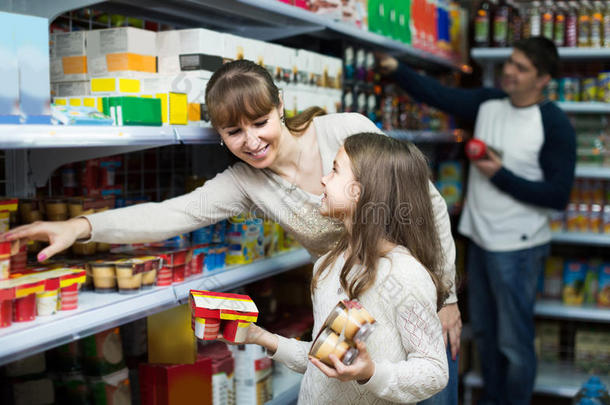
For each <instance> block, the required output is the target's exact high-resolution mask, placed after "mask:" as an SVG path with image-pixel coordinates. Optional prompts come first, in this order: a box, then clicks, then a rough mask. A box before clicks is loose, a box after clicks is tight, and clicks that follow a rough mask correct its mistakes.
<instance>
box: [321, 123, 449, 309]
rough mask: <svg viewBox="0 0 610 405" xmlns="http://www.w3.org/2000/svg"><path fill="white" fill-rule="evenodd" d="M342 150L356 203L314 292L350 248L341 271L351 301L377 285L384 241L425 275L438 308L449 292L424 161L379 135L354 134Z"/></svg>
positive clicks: (406, 147) (410, 147) (405, 145)
mask: <svg viewBox="0 0 610 405" xmlns="http://www.w3.org/2000/svg"><path fill="white" fill-rule="evenodd" d="M343 147H344V148H345V152H346V153H347V155H348V157H349V159H350V162H351V167H352V171H353V173H354V177H355V180H356V181H357V182H358V183H359V184H360V187H361V191H360V198H359V200H358V203H357V204H356V208H355V209H354V213H353V216H352V226H351V231H349V232H347V231H346V233H345V234H344V235H343V237H341V238H340V240H339V242H338V243H337V245H335V247H334V248H333V249H331V251H330V252H329V253H328V255H327V256H326V257H325V258H324V260H323V261H322V263H321V265H320V267H319V268H318V269H317V271H316V273H315V274H314V276H313V279H312V283H311V289H312V292H313V290H314V289H315V288H316V285H317V282H318V280H319V279H320V277H321V276H322V275H323V273H324V271H325V270H326V269H327V268H329V267H330V266H331V265H332V264H333V263H334V262H335V261H336V260H337V258H338V257H339V255H341V254H342V253H343V252H345V251H346V250H348V248H349V255H347V257H346V259H345V264H344V265H343V268H342V269H341V275H340V280H341V286H342V287H343V289H344V290H345V291H346V292H347V294H348V296H349V298H350V299H353V298H358V297H359V296H360V295H361V294H363V293H364V292H365V291H367V290H368V289H369V288H371V287H372V285H373V283H374V282H375V278H376V276H377V263H378V261H379V258H380V257H383V256H384V254H385V252H382V251H381V250H380V246H379V245H380V244H379V242H380V241H381V240H387V241H388V242H391V243H393V244H396V245H402V246H405V247H406V248H407V249H408V250H409V252H410V253H411V255H413V257H414V258H415V259H417V260H418V261H419V262H420V263H421V264H422V265H423V266H424V267H425V268H426V269H427V270H428V273H429V274H430V277H432V280H433V281H434V284H435V286H436V291H437V294H436V296H437V307H438V309H440V308H441V307H442V305H443V302H444V301H445V297H446V294H447V291H446V287H445V286H444V285H443V283H442V282H441V272H442V259H443V256H442V251H441V244H440V240H439V237H438V233H437V231H436V225H435V222H434V214H433V211H432V202H431V200H430V191H429V181H428V179H429V172H428V165H427V162H426V158H425V157H424V155H423V154H422V153H421V151H420V150H419V149H418V148H417V147H415V146H414V145H413V144H411V143H407V142H401V141H399V140H396V139H393V138H390V137H387V136H383V135H380V134H377V133H359V134H356V135H352V136H350V137H348V138H347V139H346V140H345V143H344V145H343ZM355 265H360V266H357V267H355Z"/></svg>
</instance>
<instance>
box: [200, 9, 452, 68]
mask: <svg viewBox="0 0 610 405" xmlns="http://www.w3.org/2000/svg"><path fill="white" fill-rule="evenodd" d="M203 2H204V3H205V1H203ZM238 3H242V4H246V5H249V6H253V7H257V8H259V9H262V10H265V11H268V12H270V13H272V14H275V15H277V14H280V15H282V16H285V17H286V16H287V17H291V18H293V19H295V20H299V21H302V22H307V23H309V24H314V25H318V26H322V27H325V28H327V29H328V30H330V31H333V32H336V33H338V34H341V35H344V36H346V37H348V38H350V39H352V40H357V41H358V42H360V43H366V44H368V45H375V46H377V47H381V48H385V50H388V51H392V52H393V53H394V54H395V55H398V56H401V55H403V56H407V57H410V58H413V59H415V60H419V61H421V62H427V63H432V64H436V65H438V66H444V67H449V68H456V69H458V66H457V65H456V64H455V63H454V62H453V61H451V60H448V59H446V58H443V57H441V56H438V55H435V54H433V53H430V52H426V51H422V50H419V49H416V48H414V47H412V46H410V45H405V44H403V43H402V42H399V41H394V40H392V39H389V38H387V37H384V36H381V35H378V34H374V33H372V32H368V31H365V30H362V29H359V28H357V27H354V26H351V25H348V24H344V23H341V22H336V21H333V20H331V19H330V18H326V17H323V16H320V15H318V14H315V13H312V12H310V11H307V10H304V9H302V8H299V7H294V6H291V5H289V4H285V3H281V2H278V1H277V0H238ZM236 12H238V11H237V10H236Z"/></svg>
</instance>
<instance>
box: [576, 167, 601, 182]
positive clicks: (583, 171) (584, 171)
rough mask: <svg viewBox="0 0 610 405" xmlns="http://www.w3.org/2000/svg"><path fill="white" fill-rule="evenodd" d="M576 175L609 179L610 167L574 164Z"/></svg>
mask: <svg viewBox="0 0 610 405" xmlns="http://www.w3.org/2000/svg"><path fill="white" fill-rule="evenodd" d="M575 174H576V177H588V178H592V179H610V167H601V166H576V173H575Z"/></svg>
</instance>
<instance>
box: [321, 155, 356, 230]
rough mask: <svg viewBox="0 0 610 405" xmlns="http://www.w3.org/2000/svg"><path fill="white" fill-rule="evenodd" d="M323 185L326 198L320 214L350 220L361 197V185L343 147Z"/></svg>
mask: <svg viewBox="0 0 610 405" xmlns="http://www.w3.org/2000/svg"><path fill="white" fill-rule="evenodd" d="M322 185H323V186H324V196H323V198H322V205H321V206H320V213H321V214H322V215H325V216H330V217H334V218H339V219H346V218H350V217H351V214H352V213H353V211H354V208H355V207H356V203H357V202H358V198H359V196H360V185H359V183H358V182H357V181H356V179H355V177H354V173H353V172H352V164H351V162H350V160H349V157H348V155H347V153H346V152H345V149H343V147H341V149H339V151H338V152H337V156H336V157H335V161H334V162H333V168H332V170H331V172H330V173H329V174H327V175H326V176H324V177H322Z"/></svg>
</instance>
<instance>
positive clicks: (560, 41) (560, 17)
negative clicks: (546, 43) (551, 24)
mask: <svg viewBox="0 0 610 405" xmlns="http://www.w3.org/2000/svg"><path fill="white" fill-rule="evenodd" d="M566 16H567V3H565V2H563V1H560V2H558V3H557V6H556V7H555V29H554V31H555V33H554V35H553V41H554V42H555V45H556V46H563V45H564V44H565V42H566Z"/></svg>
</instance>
